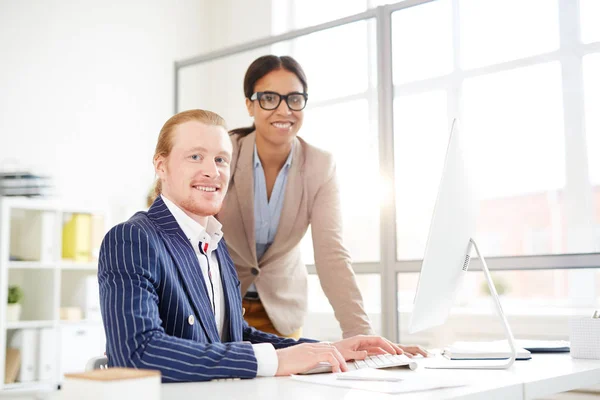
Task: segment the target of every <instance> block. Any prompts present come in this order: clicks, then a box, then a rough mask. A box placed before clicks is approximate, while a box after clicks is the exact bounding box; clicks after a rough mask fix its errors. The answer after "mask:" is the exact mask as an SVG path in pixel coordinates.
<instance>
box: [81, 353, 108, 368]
mask: <svg viewBox="0 0 600 400" xmlns="http://www.w3.org/2000/svg"><path fill="white" fill-rule="evenodd" d="M106 368H108V357H106V356H98V357H92V358H90V359H89V360H88V362H87V364H85V372H88V371H93V370H95V369H106Z"/></svg>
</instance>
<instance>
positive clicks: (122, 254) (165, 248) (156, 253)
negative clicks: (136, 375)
mask: <svg viewBox="0 0 600 400" xmlns="http://www.w3.org/2000/svg"><path fill="white" fill-rule="evenodd" d="M217 259H218V260H219V265H220V268H221V279H222V284H223V291H224V295H225V325H224V328H223V332H224V336H226V337H228V339H229V340H228V342H226V343H223V342H221V339H220V338H219V333H218V331H217V325H216V322H215V318H214V314H213V311H212V305H211V302H210V299H209V297H208V293H207V291H206V290H207V289H206V285H205V282H204V279H203V277H202V273H201V269H200V265H199V263H198V259H197V257H196V254H195V253H194V249H193V248H192V245H191V244H190V242H189V240H188V239H187V237H186V236H185V235H184V233H183V231H182V230H181V228H180V227H179V225H178V223H177V221H176V220H175V218H174V217H173V215H172V214H171V212H170V211H169V209H168V208H167V206H166V205H165V203H164V202H163V201H162V199H161V198H160V196H159V197H158V198H157V199H156V201H155V202H154V204H152V206H151V207H150V209H149V210H148V212H138V213H136V214H135V215H134V216H133V217H131V218H130V219H129V220H128V221H127V222H124V223H121V224H119V225H117V226H115V227H114V228H112V229H111V230H110V231H109V232H108V233H107V234H106V236H105V237H104V241H103V242H102V247H101V249H100V257H99V265H98V280H99V284H100V305H101V309H102V319H103V321H104V330H105V333H106V354H107V356H108V360H109V366H111V367H115V366H119V367H133V368H144V369H157V370H160V372H161V373H162V379H163V381H164V382H182V381H203V380H211V379H216V378H232V377H239V378H253V377H255V376H256V370H257V364H256V357H255V355H254V350H253V349H252V345H251V344H250V343H265V342H268V343H272V344H273V346H274V347H275V348H283V347H288V346H292V345H295V344H297V343H299V342H312V341H313V340H310V339H301V340H300V341H298V342H297V341H295V340H293V339H286V338H281V337H279V336H276V335H272V334H269V333H264V332H261V331H258V330H256V329H254V328H252V327H250V326H248V324H247V323H246V322H245V321H244V319H243V318H242V302H241V296H240V282H239V280H238V278H237V275H236V272H235V267H234V265H233V262H232V261H231V258H230V256H229V253H228V252H227V246H226V244H225V242H224V240H221V241H220V243H219V246H218V248H217ZM243 341H245V342H243ZM248 342H250V343H248Z"/></svg>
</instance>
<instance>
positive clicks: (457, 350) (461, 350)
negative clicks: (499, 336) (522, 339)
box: [442, 340, 531, 360]
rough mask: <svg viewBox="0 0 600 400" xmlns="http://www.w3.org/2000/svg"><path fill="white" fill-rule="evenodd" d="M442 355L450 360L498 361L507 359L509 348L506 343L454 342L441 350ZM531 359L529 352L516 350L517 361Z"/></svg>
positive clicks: (521, 349) (522, 349)
mask: <svg viewBox="0 0 600 400" xmlns="http://www.w3.org/2000/svg"><path fill="white" fill-rule="evenodd" d="M442 355H443V356H444V357H446V358H448V359H450V360H499V359H505V358H509V357H510V355H511V352H510V348H509V346H508V343H507V342H506V341H501V340H500V341H492V342H455V343H454V344H452V345H451V346H448V347H445V348H444V349H443V350H442ZM529 359H531V352H530V351H529V350H525V349H524V348H522V347H518V348H517V360H529Z"/></svg>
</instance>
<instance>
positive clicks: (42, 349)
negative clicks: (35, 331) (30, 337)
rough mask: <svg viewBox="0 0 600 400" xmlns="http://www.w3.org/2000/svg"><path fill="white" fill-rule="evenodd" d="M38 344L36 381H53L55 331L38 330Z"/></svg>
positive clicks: (54, 376) (54, 373)
mask: <svg viewBox="0 0 600 400" xmlns="http://www.w3.org/2000/svg"><path fill="white" fill-rule="evenodd" d="M38 343H39V347H38V349H39V351H38V362H37V379H38V380H40V381H50V380H53V379H55V378H56V360H57V357H56V348H57V341H56V331H55V330H54V329H53V328H42V329H40V332H39V342H38Z"/></svg>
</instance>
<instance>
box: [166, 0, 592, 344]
mask: <svg viewBox="0 0 600 400" xmlns="http://www.w3.org/2000/svg"><path fill="white" fill-rule="evenodd" d="M291 1H293V0H288V2H291ZM431 1H435V0H405V1H401V2H399V3H395V4H389V5H383V6H379V7H376V8H371V9H367V10H366V11H364V12H362V13H359V14H355V15H351V16H348V17H344V18H340V19H337V20H334V21H329V22H326V23H322V24H318V25H315V26H312V27H306V28H302V29H297V30H293V31H290V32H285V33H282V34H278V35H275V36H271V37H267V38H263V39H260V40H256V41H252V42H249V43H245V44H242V45H237V46H232V47H228V48H224V49H220V50H217V51H212V52H208V53H205V54H201V55H198V56H195V57H191V58H188V59H184V60H180V61H176V62H175V63H174V102H173V103H174V108H173V109H174V112H175V113H177V112H179V111H180V110H179V104H178V103H179V90H180V89H179V85H180V79H179V72H180V70H181V69H183V68H185V67H188V66H193V65H197V64H201V63H205V62H209V61H213V60H216V59H219V58H223V57H227V56H232V55H235V54H237V53H242V52H245V51H249V50H254V49H258V48H261V47H265V46H271V45H275V44H277V43H279V42H282V41H288V40H292V39H296V38H299V37H301V36H304V35H308V34H311V33H315V32H319V31H323V30H326V29H330V28H335V27H339V26H342V25H345V24H349V23H353V22H358V21H361V20H368V19H371V18H373V19H374V20H375V24H376V28H375V29H376V40H375V49H374V51H375V52H376V69H377V71H376V76H377V81H378V84H377V85H376V87H377V89H376V90H377V91H376V93H373V91H372V90H369V91H367V92H365V93H362V94H358V95H353V96H352V97H360V98H366V99H367V100H369V99H372V98H373V96H377V104H378V107H377V109H376V110H371V111H370V112H376V113H377V116H378V119H377V120H378V138H379V171H380V175H381V178H382V179H383V180H384V181H385V182H392V183H393V182H394V145H393V144H394V137H393V135H394V129H393V127H394V121H393V104H394V98H395V97H394V96H395V95H394V93H398V92H402V93H403V94H407V93H419V92H423V91H427V90H432V89H437V90H439V89H443V90H446V93H447V98H448V115H450V116H452V115H459V116H460V112H461V109H460V95H461V93H460V90H461V86H462V82H463V81H464V80H465V79H468V78H470V77H475V76H480V75H486V74H490V73H495V72H500V71H507V70H510V69H514V68H520V67H525V66H531V65H536V64H540V63H546V62H550V61H558V62H559V63H560V65H561V67H562V90H563V107H564V113H565V114H564V125H565V126H564V129H565V132H570V134H569V135H565V158H566V160H565V164H566V184H565V194H566V196H567V197H566V204H570V205H571V206H570V207H569V206H567V211H566V212H567V218H566V220H567V221H568V224H569V228H570V229H576V230H579V229H580V227H582V226H583V227H584V228H583V230H584V233H583V234H582V235H581V236H582V237H585V232H587V231H586V230H587V229H592V230H593V229H595V228H594V226H593V225H592V224H591V223H590V221H589V219H588V218H587V216H589V215H593V208H592V207H593V192H592V187H591V183H590V181H589V178H588V175H589V174H588V163H587V148H586V133H585V115H584V110H585V108H584V95H583V68H582V61H583V57H584V56H585V55H588V54H592V53H599V52H600V42H592V43H585V44H584V43H582V41H581V38H580V24H581V20H580V17H579V0H555V1H557V2H558V7H559V12H558V15H559V30H560V32H559V38H560V42H559V49H558V50H556V51H552V52H549V53H545V54H539V55H535V56H531V57H525V58H521V59H516V60H512V61H507V62H501V63H498V64H493V65H488V66H484V67H480V68H475V69H471V70H468V71H464V70H461V69H460V64H459V59H460V58H459V56H460V47H459V44H460V32H459V28H458V27H459V21H458V18H459V9H458V7H460V0H450V1H451V2H452V14H453V21H452V24H453V28H452V31H453V38H452V41H453V45H454V53H453V58H454V61H453V65H454V68H453V71H452V72H451V73H450V74H447V75H445V76H441V77H436V78H431V79H424V80H421V81H417V82H410V83H405V84H399V85H396V86H394V85H393V76H392V13H393V12H396V11H400V10H403V9H406V8H409V7H414V6H419V5H422V4H426V3H429V2H431ZM370 3H371V1H368V2H367V4H366V5H367V6H368V5H369V4H370ZM290 4H291V3H290ZM283 9H285V10H288V11H287V12H290V11H289V10H291V9H293V7H292V6H291V5H289V6H288V7H283ZM286 20H287V21H290V23H291V21H292V19H291V18H290V17H289V16H288V17H287V18H286ZM371 51H373V49H369V52H371ZM346 100H348V98H347V97H345V98H336V99H334V100H330V101H327V102H326V103H331V104H333V103H337V102H343V101H346ZM370 103H371V104H373V103H372V102H370ZM319 105H325V104H324V103H322V104H319ZM315 106H318V105H315ZM449 123H450V121H449ZM575 205H576V206H575ZM590 237H592V238H594V237H595V235H592V236H590ZM582 248H586V247H585V245H583V246H582ZM587 248H590V247H587ZM486 261H487V263H488V267H489V268H490V270H517V269H525V270H535V269H544V270H546V269H589V268H600V253H598V252H596V253H582V252H579V253H569V254H555V255H535V256H512V257H509V256H507V257H490V258H486ZM420 267H421V260H397V257H396V210H395V191H392V192H391V194H390V199H389V201H387V202H386V203H385V204H382V205H381V208H380V261H379V262H363V263H354V264H353V269H354V271H355V273H357V274H362V273H379V274H381V308H382V309H381V317H382V318H381V321H382V326H381V332H382V334H383V335H384V336H387V337H389V338H395V339H396V340H397V341H398V340H399V325H398V322H399V320H398V319H399V318H398V317H399V315H398V303H397V302H398V300H397V295H396V293H397V279H396V274H398V273H406V272H419V271H420ZM307 268H308V272H309V273H311V274H314V273H316V269H315V267H314V266H313V265H309V266H307ZM471 269H474V270H481V265H480V263H479V260H477V259H474V260H473V262H472V263H471Z"/></svg>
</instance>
